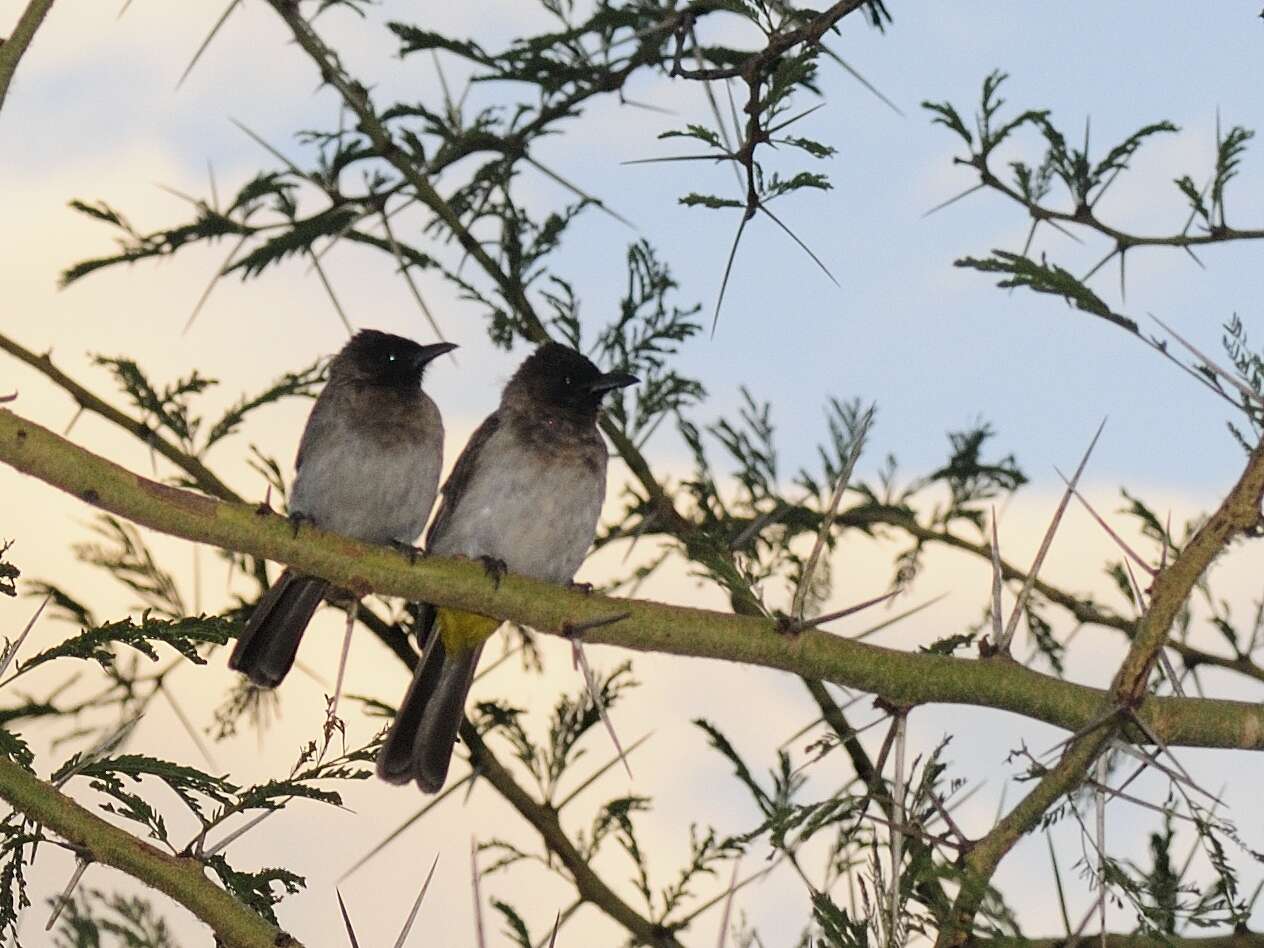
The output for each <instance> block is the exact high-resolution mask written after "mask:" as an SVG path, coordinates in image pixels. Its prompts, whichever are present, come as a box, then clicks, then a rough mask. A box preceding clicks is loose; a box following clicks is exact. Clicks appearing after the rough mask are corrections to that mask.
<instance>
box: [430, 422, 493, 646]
mask: <svg viewBox="0 0 1264 948" xmlns="http://www.w3.org/2000/svg"><path fill="white" fill-rule="evenodd" d="M499 427H500V415H499V414H498V413H496V412H492V413H491V414H490V415H488V416H487V417H486V418H484V419H483V423H482V424H481V425H479V426H478V427H477V428H475V429H474V433H473V434H472V435H470V440H469V441H467V442H466V443H465V447H464V448H463V449H462V451H461V456H460V457H458V458H457V459H456V464H454V465H453V467H452V473H451V474H449V475H448V479H447V480H446V481H444V483H443V488H442V489H441V490H440V492H439V493H440V497H441V499H440V501H439V511H438V513H436V514H435V518H434V521H433V522H432V523H431V524H430V529H429V530H427V531H426V548H427V549H429V548H430V545H431V544H432V543H433V542H434V538H435V536H436V535H437V534H438V533H439V531H440V530H441V529H442V528H443V525H444V523H446V522H447V519H448V515H449V514H450V513H451V512H452V510H453V509H454V508H455V507H456V504H457V501H458V500H459V499H460V497H461V494H463V493H464V492H465V485H466V484H468V483H469V482H470V478H471V477H473V476H474V468H475V467H477V466H478V456H479V454H480V453H481V452H482V450H483V447H484V446H485V445H486V444H487V442H488V441H490V440H491V437H492V435H493V434H495V433H496V429H497V428H499ZM417 605H418V606H419V607H420V608H419V611H418V614H417V623H416V634H417V642H418V644H419V645H424V644H425V642H426V640H427V639H428V638H429V637H430V633H431V632H433V631H434V622H435V607H434V606H432V605H431V604H430V603H428V602H419V603H418V604H417Z"/></svg>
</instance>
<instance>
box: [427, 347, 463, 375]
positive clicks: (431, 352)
mask: <svg viewBox="0 0 1264 948" xmlns="http://www.w3.org/2000/svg"><path fill="white" fill-rule="evenodd" d="M457 348H460V347H459V346H457V344H456V343H455V342H436V343H435V344H434V345H432V346H422V347H421V348H420V349H419V350H418V351H417V368H419V369H420V368H421V367H422V366H424V365H428V364H429V363H431V362H433V361H434V360H435V359H437V358H439V356H441V355H444V354H445V353H448V352H451V351H452V350H453V349H457Z"/></svg>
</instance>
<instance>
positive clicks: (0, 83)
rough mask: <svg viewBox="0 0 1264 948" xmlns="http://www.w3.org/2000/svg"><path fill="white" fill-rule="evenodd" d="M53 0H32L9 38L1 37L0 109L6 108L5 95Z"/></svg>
mask: <svg viewBox="0 0 1264 948" xmlns="http://www.w3.org/2000/svg"><path fill="white" fill-rule="evenodd" d="M52 5H53V0H31V2H30V3H28V4H27V5H26V9H25V10H23V11H22V16H21V17H19V18H18V25H17V26H15V27H14V28H13V33H12V34H10V36H9V38H8V39H0V109H2V108H4V97H5V96H6V95H8V92H9V83H11V82H12V81H13V74H14V73H15V72H16V71H17V68H18V62H19V61H20V60H21V59H22V55H23V53H25V52H26V50H27V47H28V46H30V45H31V40H33V39H35V31H36V30H38V29H39V28H40V24H41V23H43V22H44V17H45V15H46V14H47V13H48V11H49V8H50V7H52Z"/></svg>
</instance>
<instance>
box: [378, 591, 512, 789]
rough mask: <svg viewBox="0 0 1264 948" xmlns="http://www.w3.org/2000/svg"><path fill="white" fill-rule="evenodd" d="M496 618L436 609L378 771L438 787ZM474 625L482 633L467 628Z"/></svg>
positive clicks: (391, 779) (394, 780) (391, 778)
mask: <svg viewBox="0 0 1264 948" xmlns="http://www.w3.org/2000/svg"><path fill="white" fill-rule="evenodd" d="M499 624H500V623H499V622H497V621H496V620H495V619H487V618H485V617H483V616H475V615H467V614H465V613H456V612H454V611H453V610H447V609H444V610H441V611H440V613H439V616H438V621H437V622H436V623H435V624H434V625H433V626H432V627H431V630H430V636H429V638H427V640H426V645H425V648H424V650H423V651H422V653H421V661H420V662H418V663H417V669H416V671H415V672H414V673H413V681H412V684H411V685H409V686H408V692H407V694H405V695H404V700H403V702H402V703H401V704H400V706H399V711H398V712H397V713H396V715H395V722H394V723H393V724H392V725H391V729H390V731H389V732H388V733H387V735H386V740H385V742H384V743H383V744H382V749H381V751H379V752H378V756H377V775H378V776H379V777H381V778H382V779H383V780H385V781H387V782H388V783H397V784H402V783H408V781H409V780H415V781H416V782H417V786H419V787H421V789H422V790H424V791H425V792H426V793H438V792H439V790H440V789H442V787H443V782H444V780H446V779H447V776H448V765H449V764H450V763H451V761H452V746H453V745H454V744H455V743H456V735H457V730H458V728H460V726H461V719H462V718H463V717H464V715H465V699H466V697H467V695H468V694H469V690H470V685H471V684H473V682H474V669H475V668H476V667H477V666H478V659H479V655H481V654H482V651H483V642H485V641H486V639H487V637H488V636H490V635H491V633H492V632H494V631H495V630H496V627H497V626H498V625H499ZM476 625H477V626H478V630H477V632H478V633H481V635H479V634H475V635H471V634H469V633H472V632H474V631H475V630H474V629H473V626H476ZM484 629H485V630H486V631H483V630H484ZM445 639H447V640H448V641H447V642H446V643H445V641H444V640H445ZM449 646H450V647H449Z"/></svg>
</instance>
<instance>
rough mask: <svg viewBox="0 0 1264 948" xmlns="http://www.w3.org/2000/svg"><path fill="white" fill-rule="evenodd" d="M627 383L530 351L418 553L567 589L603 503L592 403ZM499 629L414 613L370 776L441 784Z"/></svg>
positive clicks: (558, 353) (442, 612)
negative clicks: (477, 672) (405, 678)
mask: <svg viewBox="0 0 1264 948" xmlns="http://www.w3.org/2000/svg"><path fill="white" fill-rule="evenodd" d="M637 381H638V380H637V379H636V378H635V377H634V376H632V375H628V374H627V373H626V372H606V373H602V372H601V370H600V369H598V368H597V367H596V366H595V365H593V364H592V362H590V361H589V360H588V359H586V358H585V357H584V356H582V355H580V354H579V353H578V352H576V351H575V350H573V349H568V348H567V347H566V346H563V345H559V344H557V343H546V344H544V345H542V346H540V347H539V348H538V349H536V351H535V352H534V353H532V354H531V355H530V356H529V357H528V358H527V360H526V361H525V362H523V363H522V365H521V367H519V369H518V371H517V372H516V373H515V374H514V376H513V378H511V379H510V380H509V383H508V384H507V385H506V386H505V390H504V393H503V394H502V396H501V399H500V407H498V408H497V409H496V410H495V411H494V412H492V413H491V414H490V415H489V416H488V417H487V419H486V420H485V421H484V422H483V423H482V424H481V425H480V426H479V427H478V429H477V430H476V431H475V432H474V434H473V435H472V436H471V438H470V441H469V444H467V445H466V446H465V450H464V451H462V452H461V456H460V457H459V458H458V459H457V462H456V466H455V467H454V468H453V470H452V473H451V475H449V477H448V480H447V482H446V483H445V484H444V485H443V498H442V500H441V501H440V504H439V512H438V513H437V514H436V515H435V520H434V523H433V524H431V526H430V531H429V532H428V533H427V535H426V549H427V552H430V553H435V554H438V555H442V556H465V557H469V558H471V559H474V558H478V559H481V560H483V561H484V563H485V564H488V565H489V568H491V569H493V570H503V569H508V570H509V571H511V572H514V573H520V574H522V575H524V576H531V577H534V578H535V579H541V580H545V581H547V582H553V583H569V582H570V581H571V579H572V577H574V575H575V571H576V570H577V569H579V565H580V563H582V562H583V560H584V556H585V555H586V554H587V553H588V548H589V547H590V546H592V542H593V537H594V535H595V533H596V529H597V519H598V517H599V516H600V514H601V505H602V503H603V501H604V500H605V496H606V459H607V452H606V445H605V442H604V441H603V440H602V438H601V434H600V432H598V430H597V415H598V412H599V410H600V408H601V402H602V398H603V397H604V396H605V395H606V394H607V393H608V392H611V391H613V390H614V389H617V388H622V387H623V386H625V385H632V384H634V383H635V382H637ZM499 625H500V623H499V622H498V621H497V620H495V619H489V618H486V617H484V616H479V615H472V614H470V613H466V612H460V611H458V610H455V609H447V608H442V609H436V608H435V607H433V606H425V607H423V609H422V617H421V622H420V623H419V630H420V632H421V633H422V634H424V635H425V636H426V637H425V645H424V649H423V651H422V655H421V661H420V662H419V663H418V665H417V669H416V672H415V673H414V675H413V681H412V684H411V685H410V686H409V688H408V693H407V694H405V695H404V700H403V703H402V704H401V705H400V708H399V712H398V713H397V714H396V715H395V722H394V723H393V724H392V725H391V730H390V732H389V733H388V734H387V736H386V741H385V743H384V744H383V746H382V750H381V752H380V753H379V754H378V758H377V773H378V776H379V777H381V778H382V779H383V780H386V781H388V782H390V783H407V782H408V781H410V780H415V781H416V782H417V785H418V786H419V787H421V789H422V790H424V791H426V792H427V793H435V792H437V791H438V790H439V789H440V788H441V787H442V786H443V781H444V780H445V779H446V777H447V774H448V764H449V762H450V760H451V757H452V745H453V744H454V743H455V741H456V735H457V729H458V727H459V726H460V723H461V718H462V715H463V713H464V710H465V698H466V694H467V693H468V692H469V689H470V684H471V682H472V681H473V680H474V669H475V666H477V665H478V657H479V653H480V652H481V651H482V649H483V643H484V642H486V641H487V639H488V638H489V637H490V636H491V634H492V633H493V632H495V631H496V628H497V627H498V626H499Z"/></svg>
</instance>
